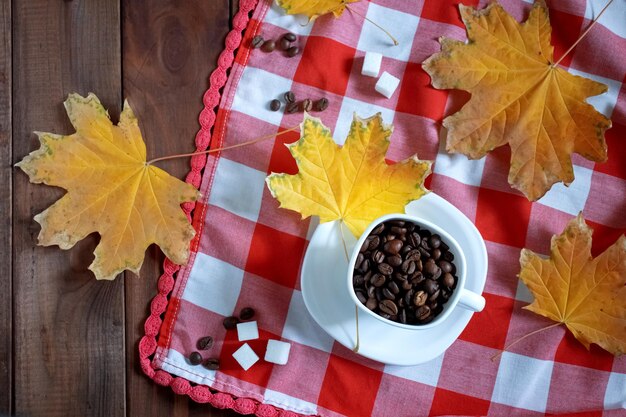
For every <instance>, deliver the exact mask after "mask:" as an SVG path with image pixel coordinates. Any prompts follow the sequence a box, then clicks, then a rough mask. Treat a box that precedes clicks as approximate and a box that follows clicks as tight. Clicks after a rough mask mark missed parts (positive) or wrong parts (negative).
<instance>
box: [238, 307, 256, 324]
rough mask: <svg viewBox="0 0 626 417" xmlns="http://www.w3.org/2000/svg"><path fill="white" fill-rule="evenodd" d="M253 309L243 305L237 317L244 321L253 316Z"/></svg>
mask: <svg viewBox="0 0 626 417" xmlns="http://www.w3.org/2000/svg"><path fill="white" fill-rule="evenodd" d="M254 314H255V311H254V309H253V308H252V307H244V308H242V309H241V311H240V312H239V319H240V320H243V321H246V320H250V319H252V318H253V317H254Z"/></svg>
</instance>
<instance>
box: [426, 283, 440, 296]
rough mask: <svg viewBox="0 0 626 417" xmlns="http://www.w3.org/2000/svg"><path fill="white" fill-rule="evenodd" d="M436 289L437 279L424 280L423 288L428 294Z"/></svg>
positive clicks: (437, 286) (437, 285)
mask: <svg viewBox="0 0 626 417" xmlns="http://www.w3.org/2000/svg"><path fill="white" fill-rule="evenodd" d="M438 289H439V284H437V281H433V280H432V279H427V280H426V281H424V290H425V291H426V292H427V293H428V294H432V293H434V292H435V291H437V290H438Z"/></svg>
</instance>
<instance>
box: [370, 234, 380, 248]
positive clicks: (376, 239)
mask: <svg viewBox="0 0 626 417" xmlns="http://www.w3.org/2000/svg"><path fill="white" fill-rule="evenodd" d="M370 237H371V239H370V242H369V246H368V248H369V250H374V249H376V248H377V247H378V245H380V238H379V237H378V236H370Z"/></svg>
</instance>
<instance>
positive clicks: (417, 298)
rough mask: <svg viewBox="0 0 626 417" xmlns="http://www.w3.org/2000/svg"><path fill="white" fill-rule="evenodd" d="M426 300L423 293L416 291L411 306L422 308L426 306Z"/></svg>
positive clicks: (425, 295)
mask: <svg viewBox="0 0 626 417" xmlns="http://www.w3.org/2000/svg"><path fill="white" fill-rule="evenodd" d="M427 299H428V295H427V294H426V293H425V292H424V291H418V292H416V293H415V295H414V296H413V304H414V305H415V306H416V307H420V306H423V305H424V304H426V300H427Z"/></svg>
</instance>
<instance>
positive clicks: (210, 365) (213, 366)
mask: <svg viewBox="0 0 626 417" xmlns="http://www.w3.org/2000/svg"><path fill="white" fill-rule="evenodd" d="M202 366H204V367H205V368H206V369H208V370H210V371H217V370H218V369H220V360H219V359H217V358H211V359H207V360H206V361H205V362H204V363H203V364H202Z"/></svg>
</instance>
